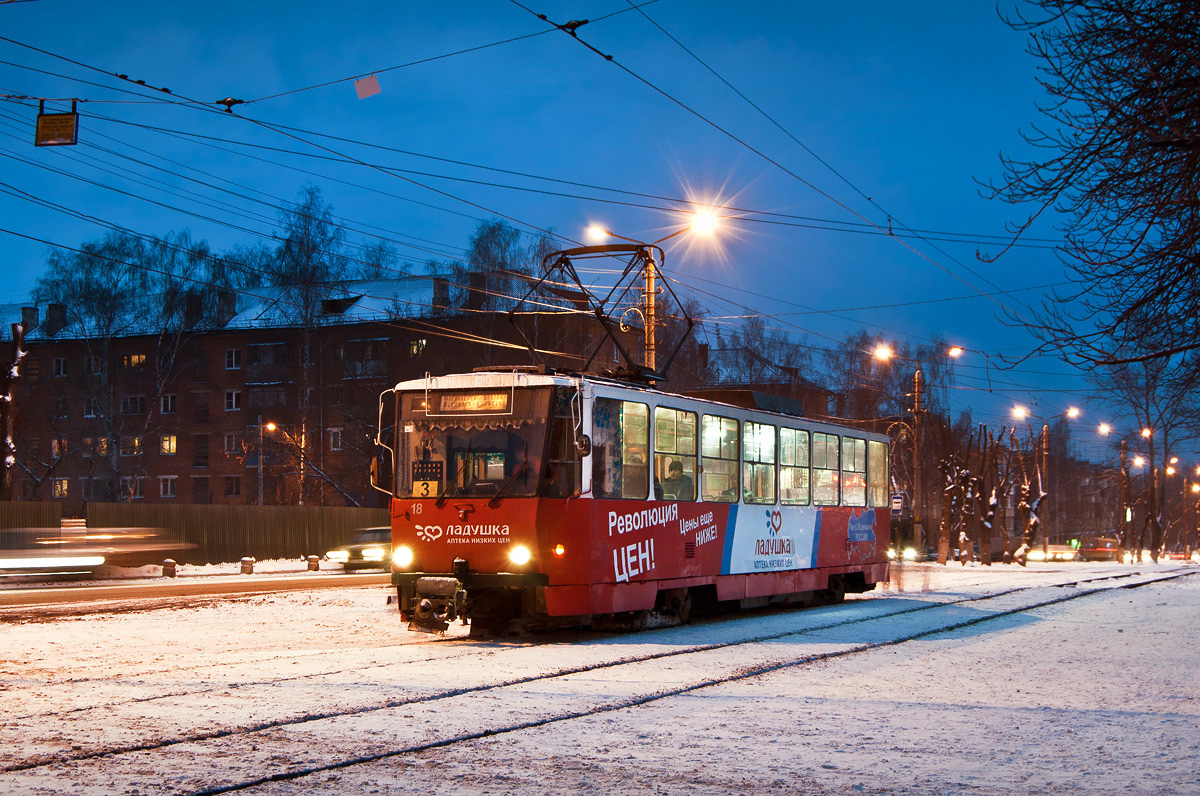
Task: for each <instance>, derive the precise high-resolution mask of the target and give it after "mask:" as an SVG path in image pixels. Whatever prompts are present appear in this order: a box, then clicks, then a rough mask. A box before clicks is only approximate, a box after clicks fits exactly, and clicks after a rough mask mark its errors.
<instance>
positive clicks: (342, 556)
mask: <svg viewBox="0 0 1200 796" xmlns="http://www.w3.org/2000/svg"><path fill="white" fill-rule="evenodd" d="M325 557H326V558H328V559H329V560H330V561H338V562H341V563H343V564H345V563H346V562H347V561H349V560H350V551H349V550H330V551H329V552H328V553H326V554H325Z"/></svg>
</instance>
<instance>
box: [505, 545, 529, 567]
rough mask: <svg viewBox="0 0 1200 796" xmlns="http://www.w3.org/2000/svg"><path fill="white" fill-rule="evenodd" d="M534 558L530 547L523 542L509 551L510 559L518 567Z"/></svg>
mask: <svg viewBox="0 0 1200 796" xmlns="http://www.w3.org/2000/svg"><path fill="white" fill-rule="evenodd" d="M532 558H533V553H531V552H529V548H528V547H526V546H525V545H523V544H519V545H516V546H515V547H513V549H512V550H509V551H508V560H509V561H511V562H512V563H514V564H516V565H517V566H518V567H523V566H525V565H526V564H528V563H529V562H530V560H531V559H532Z"/></svg>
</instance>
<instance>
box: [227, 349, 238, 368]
mask: <svg viewBox="0 0 1200 796" xmlns="http://www.w3.org/2000/svg"><path fill="white" fill-rule="evenodd" d="M241 369H242V349H240V348H227V349H225V370H241Z"/></svg>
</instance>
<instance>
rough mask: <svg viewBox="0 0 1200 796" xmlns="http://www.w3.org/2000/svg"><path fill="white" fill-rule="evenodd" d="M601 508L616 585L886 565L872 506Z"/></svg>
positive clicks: (612, 504) (610, 504) (599, 504)
mask: <svg viewBox="0 0 1200 796" xmlns="http://www.w3.org/2000/svg"><path fill="white" fill-rule="evenodd" d="M595 510H596V512H597V514H598V515H599V516H597V517H596V520H597V521H596V522H595V523H594V527H606V528H607V539H608V541H609V554H610V558H611V567H612V570H611V572H612V577H613V581H614V582H616V583H625V582H630V581H638V580H658V579H669V578H682V577H691V576H700V575H712V574H714V573H719V574H722V575H744V574H754V573H763V572H785V571H789V570H797V569H811V568H813V567H817V566H838V565H847V564H860V563H861V564H865V563H874V562H878V561H879V560H880V553H879V545H878V535H877V534H876V527H877V525H878V524H879V523H880V522H881V520H880V518H879V517H878V516H877V515H879V514H880V513H881V512H879V511H877V510H875V509H870V508H864V509H849V508H832V509H818V508H814V507H811V506H782V507H781V506H754V505H749V504H747V505H741V504H736V503H734V504H720V503H654V504H650V505H646V504H644V503H643V504H638V505H637V506H631V505H629V504H628V503H625V502H623V501H595ZM883 521H886V517H885V518H884V520H883Z"/></svg>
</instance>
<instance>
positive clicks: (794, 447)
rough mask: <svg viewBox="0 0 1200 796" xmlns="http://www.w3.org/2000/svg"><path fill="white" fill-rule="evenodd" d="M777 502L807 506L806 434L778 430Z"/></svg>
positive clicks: (803, 432)
mask: <svg viewBox="0 0 1200 796" xmlns="http://www.w3.org/2000/svg"><path fill="white" fill-rule="evenodd" d="M779 502H780V503H783V504H785V505H790V506H807V505H808V432H807V431H797V430H796V429H794V428H781V429H779Z"/></svg>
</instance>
